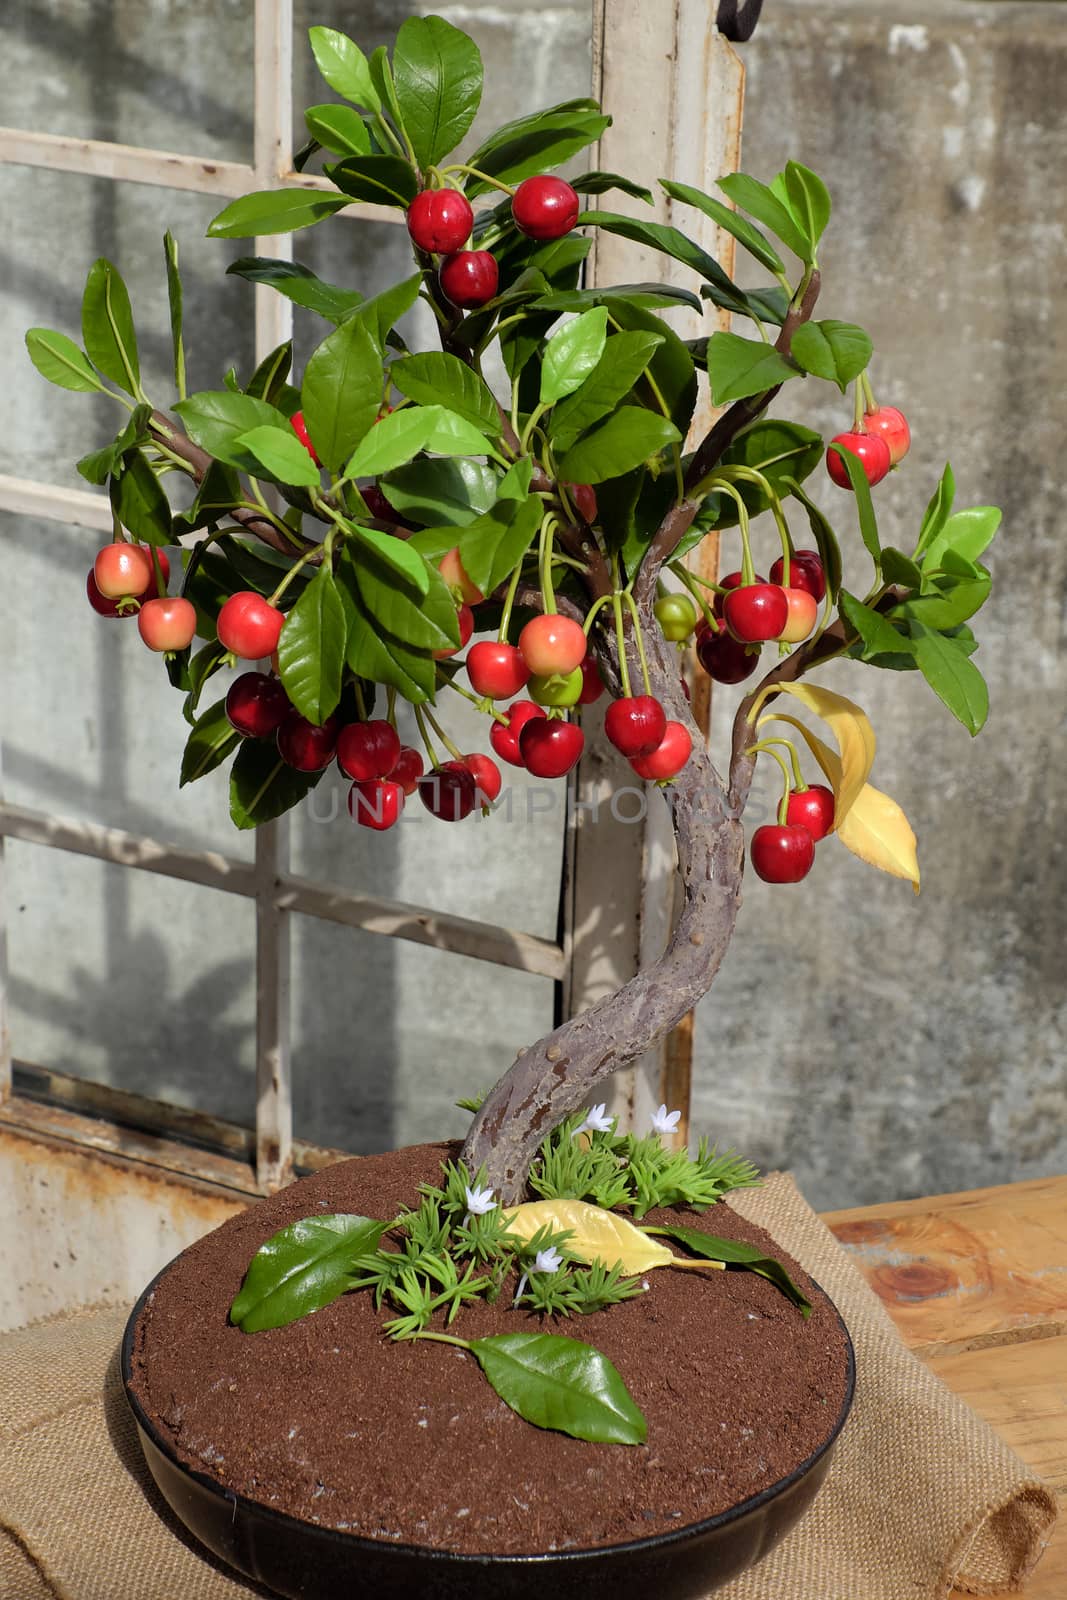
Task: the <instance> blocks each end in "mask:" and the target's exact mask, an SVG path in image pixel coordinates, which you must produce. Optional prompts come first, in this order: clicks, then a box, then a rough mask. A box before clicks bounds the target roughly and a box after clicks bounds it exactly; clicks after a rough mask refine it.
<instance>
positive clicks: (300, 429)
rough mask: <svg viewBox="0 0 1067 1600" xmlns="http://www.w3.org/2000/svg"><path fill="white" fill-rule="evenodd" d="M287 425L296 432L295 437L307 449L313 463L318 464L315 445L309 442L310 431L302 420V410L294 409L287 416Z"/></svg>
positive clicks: (319, 463)
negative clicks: (290, 414) (288, 416)
mask: <svg viewBox="0 0 1067 1600" xmlns="http://www.w3.org/2000/svg"><path fill="white" fill-rule="evenodd" d="M289 426H290V427H291V428H292V430H293V432H294V433H295V434H296V436H297V438H298V439H299V440H300V443H301V444H302V445H303V446H304V449H305V450H306V451H307V453H308V455H309V456H310V457H311V459H312V461H314V463H315V465H316V466H320V465H321V462H320V461H319V458H318V456H317V455H316V454H315V446H314V445H313V444H312V442H311V435H310V433H308V425H307V423H306V422H305V421H304V413H303V412H302V411H294V412H293V414H292V416H291V417H290V418H289Z"/></svg>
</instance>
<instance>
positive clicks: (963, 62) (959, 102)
mask: <svg viewBox="0 0 1067 1600" xmlns="http://www.w3.org/2000/svg"><path fill="white" fill-rule="evenodd" d="M948 53H949V55H950V56H951V57H952V65H953V66H954V67H955V68H956V71H957V72H958V73H959V77H958V78H957V79H956V82H955V83H954V84H953V85H952V88H951V89H950V90H949V91H948V97H949V99H950V100H951V101H952V104H953V105H954V106H956V107H958V109H959V110H960V111H964V110H966V108H967V107H968V106H969V105H970V103H971V80H970V77H969V76H968V73H967V57H966V56H965V55H964V53H963V51H962V50H961V49H960V47H959V45H958V44H957V43H956V41H955V40H954V39H950V40H949V46H948Z"/></svg>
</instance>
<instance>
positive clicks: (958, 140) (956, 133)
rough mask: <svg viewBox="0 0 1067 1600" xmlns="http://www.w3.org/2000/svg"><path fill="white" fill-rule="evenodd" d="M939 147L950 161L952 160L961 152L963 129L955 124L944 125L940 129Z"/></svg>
mask: <svg viewBox="0 0 1067 1600" xmlns="http://www.w3.org/2000/svg"><path fill="white" fill-rule="evenodd" d="M941 148H942V150H943V151H944V153H945V155H946V156H947V157H948V159H949V160H950V161H954V160H955V159H956V157H957V156H959V155H961V154H962V152H963V129H962V128H960V127H956V126H946V127H944V128H942V130H941Z"/></svg>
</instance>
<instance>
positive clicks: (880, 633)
mask: <svg viewBox="0 0 1067 1600" xmlns="http://www.w3.org/2000/svg"><path fill="white" fill-rule="evenodd" d="M840 605H841V615H842V616H843V617H844V618H845V620H846V622H848V624H849V625H850V627H852V628H854V629H855V630H856V632H857V633H858V634H859V636H860V642H861V644H862V647H863V648H862V650H861V651H860V659H861V660H862V661H869V660H870V659H871V657H872V656H879V655H900V654H903V655H910V654H912V653H913V652H912V646H911V640H910V638H909V637H908V636H907V635H906V634H902V633H900V632H898V630H897V629H896V628H894V626H893V624H892V623H891V622H890V621H889V619H888V618H887V617H885V616H884V615H883V614H882V612H880V611H875V610H874V608H873V607H872V606H866V605H864V604H863V602H862V600H857V599H856V596H855V595H852V594H849V592H848V590H847V589H842V590H841V595H840Z"/></svg>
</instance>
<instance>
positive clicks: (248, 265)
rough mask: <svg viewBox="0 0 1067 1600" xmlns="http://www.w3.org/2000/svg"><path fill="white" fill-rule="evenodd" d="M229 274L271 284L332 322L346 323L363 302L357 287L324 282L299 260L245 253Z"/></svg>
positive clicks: (298, 303) (299, 304) (297, 303)
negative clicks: (278, 259) (352, 287)
mask: <svg viewBox="0 0 1067 1600" xmlns="http://www.w3.org/2000/svg"><path fill="white" fill-rule="evenodd" d="M226 271H227V273H233V274H234V276H235V277H238V278H246V279H247V280H248V282H249V283H268V284H270V286H271V288H272V289H277V291H278V293H279V294H283V295H285V297H286V299H287V300H291V301H292V302H293V304H294V305H298V306H305V307H306V308H307V310H309V311H315V312H317V313H318V314H319V316H320V317H325V318H326V319H327V320H328V321H329V322H343V321H344V319H345V318H346V317H347V316H350V315H351V313H352V312H353V311H354V310H355V309H356V307H357V306H358V305H361V304H362V302H363V296H362V295H361V294H357V293H356V291H355V290H354V289H338V288H336V287H335V286H334V285H333V284H332V283H323V282H322V280H321V279H320V278H317V277H316V276H315V274H314V273H313V272H312V271H311V270H310V269H309V268H308V267H302V266H301V265H300V263H299V261H276V260H274V259H273V258H272V257H270V256H242V257H241V258H240V260H238V261H231V262H230V265H229V266H228V267H227V268H226Z"/></svg>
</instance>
